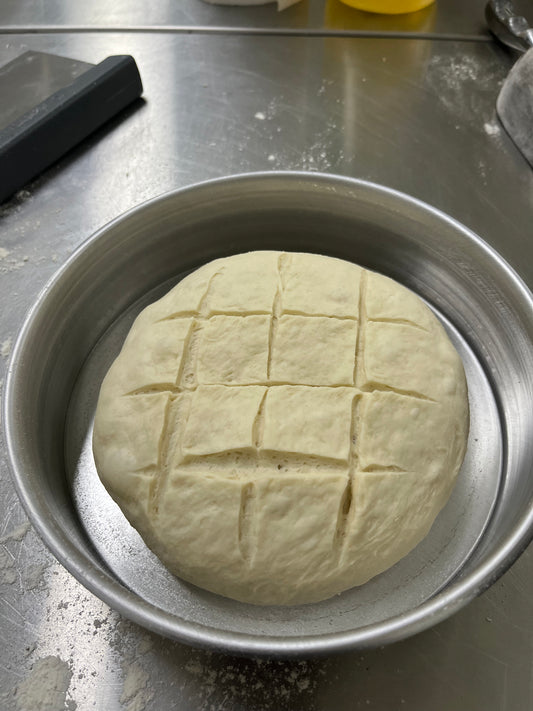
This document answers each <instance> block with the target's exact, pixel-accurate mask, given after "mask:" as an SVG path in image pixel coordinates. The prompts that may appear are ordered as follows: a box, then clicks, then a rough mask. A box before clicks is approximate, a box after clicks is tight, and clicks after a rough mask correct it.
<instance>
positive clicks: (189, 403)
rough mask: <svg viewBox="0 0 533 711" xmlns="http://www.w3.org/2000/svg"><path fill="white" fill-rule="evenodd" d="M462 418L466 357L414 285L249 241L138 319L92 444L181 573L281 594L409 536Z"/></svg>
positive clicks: (372, 559)
mask: <svg viewBox="0 0 533 711" xmlns="http://www.w3.org/2000/svg"><path fill="white" fill-rule="evenodd" d="M467 434H468V398H467V391H466V382H465V376H464V371H463V367H462V363H461V360H460V358H459V356H458V354H457V352H456V351H455V349H454V347H453V346H452V344H451V342H450V341H449V339H448V337H447V335H446V333H445V331H444V329H443V328H442V326H441V325H440V323H439V322H438V321H437V319H436V318H435V316H434V315H433V314H432V313H431V311H430V310H429V309H428V308H427V307H426V306H425V305H424V304H423V303H422V301H421V300H420V299H419V298H418V297H417V296H415V295H414V294H413V293H412V292H410V291H408V290H407V289H405V288H404V287H402V286H400V285H399V284H397V283H396V282H394V281H392V280H390V279H388V278H386V277H384V276H381V275H379V274H375V273H373V272H368V271H365V270H363V269H361V268H360V267H358V266H356V265H354V264H350V263H348V262H344V261H341V260H337V259H332V258H328V257H323V256H318V255H312V254H296V253H279V252H251V253H248V254H241V255H237V256H233V257H229V258H226V259H219V260H216V261H214V262H211V263H209V264H207V265H205V266H203V267H201V268H200V269H198V270H197V271H196V272H193V273H192V274H191V275H189V276H188V277H186V278H185V279H183V281H181V282H180V283H179V284H178V285H177V286H176V287H175V288H174V289H172V290H171V291H170V292H169V293H168V294H167V295H166V296H164V297H163V298H162V299H160V300H159V301H157V302H156V303H154V304H152V305H151V306H149V307H148V308H146V309H145V310H144V311H143V312H142V313H141V314H140V315H139V317H138V318H137V320H136V321H135V323H134V325H133V327H132V329H131V331H130V333H129V335H128V337H127V339H126V341H125V344H124V346H123V348H122V351H121V353H120V355H119V356H118V358H117V359H116V361H115V362H114V364H113V365H112V367H111V369H110V371H109V373H108V374H107V376H106V378H105V380H104V383H103V385H102V389H101V392H100V398H99V402H98V408H97V413H96V420H95V426H94V454H95V459H96V464H97V468H98V472H99V475H100V477H101V479H102V481H103V483H104V484H105V486H106V487H107V489H108V491H109V492H110V494H111V495H112V496H113V498H114V499H115V501H116V502H117V503H118V504H119V506H120V507H121V508H122V510H123V512H124V513H125V515H126V516H127V518H128V519H129V521H130V523H131V524H132V525H133V526H135V527H136V528H137V529H138V530H139V532H140V533H141V535H142V536H143V538H144V540H145V541H146V543H147V544H148V545H149V546H150V547H151V548H152V549H153V550H154V552H155V553H156V554H157V555H158V556H159V558H160V559H161V560H162V561H163V563H164V564H165V565H166V566H167V567H168V568H169V569H170V570H171V571H172V572H173V573H175V574H176V575H177V576H179V577H181V578H184V579H185V580H188V581H190V582H192V583H195V584H196V585H199V586H201V587H203V588H207V589H208V590H212V591H214V592H216V593H220V594H222V595H226V596H228V597H232V598H236V599H237V600H242V601H244V602H250V603H255V604H283V605H286V604H300V603H308V602H314V601H318V600H322V599H325V598H327V597H330V596H331V595H334V594H335V593H338V592H341V591H342V590H345V589H347V588H350V587H352V586H354V585H360V584H362V583H364V582H366V581H367V580H369V579H370V578H372V577H373V576H375V575H377V574H378V573H380V572H382V571H384V570H385V569H387V568H389V567H390V566H391V565H393V564H394V563H396V562H397V561H398V560H399V559H400V558H401V557H402V556H404V555H406V554H407V553H408V552H409V551H410V550H412V548H414V546H416V544H417V543H418V542H419V541H420V540H421V539H422V538H423V537H424V536H425V535H426V534H427V532H428V531H429V529H430V527H431V525H432V523H433V521H434V519H435V517H436V515H437V514H438V512H439V511H440V510H441V509H442V507H443V506H444V504H445V503H446V501H447V499H448V497H449V495H450V492H451V490H452V487H453V485H454V482H455V479H456V476H457V474H458V471H459V468H460V466H461V463H462V460H463V456H464V453H465V447H466V441H467Z"/></svg>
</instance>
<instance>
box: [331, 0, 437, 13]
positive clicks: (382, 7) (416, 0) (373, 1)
mask: <svg viewBox="0 0 533 711" xmlns="http://www.w3.org/2000/svg"><path fill="white" fill-rule="evenodd" d="M341 2H343V3H344V4H345V5H350V6H351V7H355V8H357V9H358V10H366V11H367V12H380V13H385V14H388V15H399V14H401V13H403V12H415V11H416V10H421V9H422V8H423V7H427V6H428V5H431V3H432V2H434V0H341Z"/></svg>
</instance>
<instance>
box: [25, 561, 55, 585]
mask: <svg viewBox="0 0 533 711" xmlns="http://www.w3.org/2000/svg"><path fill="white" fill-rule="evenodd" d="M49 565H50V563H41V564H39V565H32V566H30V568H29V570H28V572H27V573H26V575H25V577H24V580H23V587H24V589H25V590H36V589H37V588H38V587H40V586H41V583H43V582H44V578H43V574H44V571H45V570H46V569H47V568H48V566H49Z"/></svg>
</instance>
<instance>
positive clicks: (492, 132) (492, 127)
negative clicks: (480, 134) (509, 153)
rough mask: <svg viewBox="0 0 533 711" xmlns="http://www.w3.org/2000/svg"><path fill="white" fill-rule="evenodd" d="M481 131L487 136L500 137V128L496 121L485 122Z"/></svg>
mask: <svg viewBox="0 0 533 711" xmlns="http://www.w3.org/2000/svg"><path fill="white" fill-rule="evenodd" d="M483 129H484V130H485V133H486V134H487V136H499V135H500V126H499V124H498V123H497V122H496V121H490V122H489V121H487V122H486V123H485V124H483Z"/></svg>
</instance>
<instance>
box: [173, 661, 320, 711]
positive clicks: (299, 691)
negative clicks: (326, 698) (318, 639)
mask: <svg viewBox="0 0 533 711" xmlns="http://www.w3.org/2000/svg"><path fill="white" fill-rule="evenodd" d="M185 670H186V671H187V672H188V673H189V674H190V675H191V676H192V677H194V678H195V680H196V683H197V684H198V683H200V684H201V696H200V697H199V699H198V706H197V711H222V710H223V709H230V708H246V709H252V708H253V709H254V711H263V710H264V711H267V710H270V709H273V708H276V709H277V711H282V710H283V711H285V710H286V709H287V710H288V709H294V708H296V705H297V707H298V708H307V709H311V708H312V698H313V695H314V693H315V691H316V688H317V684H318V678H319V675H320V672H319V671H317V669H315V665H314V664H313V663H312V662H307V661H303V660H302V661H299V662H277V661H262V660H259V659H256V660H247V661H241V662H237V661H233V660H231V659H229V660H228V661H223V660H220V659H219V658H217V657H216V656H213V657H210V656H209V655H194V656H191V658H190V659H189V660H188V661H187V662H186V664H185Z"/></svg>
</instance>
